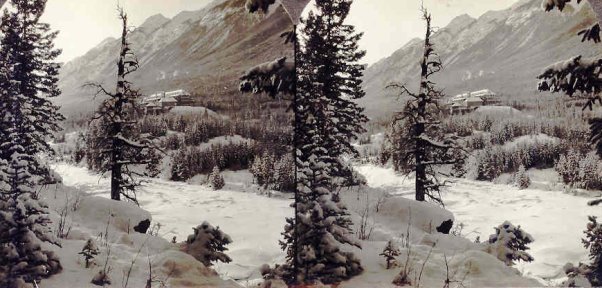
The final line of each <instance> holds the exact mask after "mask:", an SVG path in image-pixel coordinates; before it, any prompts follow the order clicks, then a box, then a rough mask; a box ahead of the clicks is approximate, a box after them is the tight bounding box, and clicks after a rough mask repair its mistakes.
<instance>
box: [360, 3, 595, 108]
mask: <svg viewBox="0 0 602 288" xmlns="http://www.w3.org/2000/svg"><path fill="white" fill-rule="evenodd" d="M595 21H596V17H595V14H594V12H593V11H592V10H591V7H589V4H580V5H578V6H577V7H576V8H575V9H569V11H565V13H562V14H561V13H560V12H556V11H555V12H548V13H546V12H545V11H544V10H543V9H542V8H541V1H540V0H522V1H519V2H517V3H515V4H514V5H512V6H511V7H509V8H507V9H504V10H498V11H489V12H487V13H485V14H483V15H482V16H480V17H478V18H476V19H475V18H472V17H470V16H468V15H460V16H458V17H456V18H455V19H453V20H452V21H451V22H450V24H448V25H447V26H446V27H443V28H441V29H439V30H438V31H437V32H436V33H435V34H434V35H433V42H434V44H435V51H436V52H437V53H438V54H439V55H440V57H441V60H442V62H443V66H444V69H443V70H442V71H441V72H440V73H438V74H437V75H435V76H434V82H435V83H437V84H438V85H437V86H438V87H439V88H443V89H444V91H445V92H446V93H447V95H448V96H453V95H455V94H458V93H462V92H465V91H475V90H481V89H491V90H493V91H494V92H496V93H498V94H500V95H503V97H508V98H511V99H524V98H525V97H533V96H535V97H536V96H537V95H540V94H538V92H537V91H536V87H537V82H538V79H537V76H538V75H539V73H540V72H541V71H542V70H543V69H544V68H545V67H547V66H549V65H551V64H553V63H555V62H557V61H562V60H565V59H568V58H570V57H573V56H575V55H576V54H581V55H583V56H584V57H592V56H596V55H602V48H601V47H599V46H600V45H595V44H593V43H588V42H585V43H582V42H581V38H580V37H579V36H577V33H578V32H579V31H580V30H582V29H584V28H587V27H588V26H590V25H591V24H592V23H595ZM422 50H423V43H422V40H417V39H413V40H411V41H410V42H409V43H407V44H405V45H404V46H402V47H401V48H400V49H398V50H397V51H395V52H394V53H393V54H392V55H390V56H389V57H386V58H384V59H381V60H380V61H378V62H376V63H375V64H373V65H371V66H369V67H368V69H367V70H366V71H365V76H364V86H363V87H364V90H365V91H366V96H365V97H364V98H363V99H360V100H359V101H358V102H359V103H360V104H361V105H362V106H364V107H365V108H366V114H367V115H368V116H369V117H371V118H372V119H376V118H377V117H381V118H382V117H389V116H391V115H392V114H393V113H394V112H395V111H398V110H401V108H402V107H403V103H402V102H401V101H399V100H398V99H397V98H398V97H397V95H396V93H395V91H392V90H390V89H385V87H386V86H387V85H388V84H390V83H402V84H407V85H409V87H410V88H414V89H415V88H418V87H417V86H418V83H419V76H420V75H419V73H420V70H419V67H418V62H419V60H420V57H421V54H422Z"/></svg>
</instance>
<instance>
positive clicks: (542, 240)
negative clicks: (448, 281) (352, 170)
mask: <svg viewBox="0 0 602 288" xmlns="http://www.w3.org/2000/svg"><path fill="white" fill-rule="evenodd" d="M357 169H358V171H359V172H360V173H361V174H363V175H364V176H365V177H366V179H367V181H368V185H369V186H371V187H373V188H381V189H383V190H385V191H388V192H389V193H392V194H394V195H405V196H406V197H409V198H411V197H413V191H414V190H413V185H414V181H413V179H411V178H407V177H404V176H400V175H398V174H396V173H395V172H394V171H392V170H391V169H386V168H382V167H376V166H373V165H363V166H359V167H357ZM590 199H591V197H585V196H575V195H572V194H570V193H566V192H564V191H562V190H539V189H525V190H519V189H518V188H516V187H512V186H509V185H500V184H493V183H489V182H479V181H470V180H465V179H459V180H456V181H455V183H452V184H450V187H449V188H448V191H447V192H445V193H444V194H443V200H444V202H445V204H446V209H448V210H449V211H451V212H453V214H454V216H455V218H456V224H458V223H463V224H464V225H465V227H464V229H463V231H462V234H463V235H464V236H465V237H467V238H469V239H473V240H474V239H475V238H476V237H480V239H481V241H484V240H487V239H488V237H489V235H490V234H492V233H493V232H494V229H493V227H495V226H498V225H500V224H501V223H502V222H504V221H505V220H509V221H510V222H512V223H513V224H515V225H521V227H522V228H523V229H524V230H525V231H527V232H528V233H530V234H531V235H532V236H533V237H534V238H535V242H534V243H532V244H531V245H530V247H531V250H529V253H530V254H531V255H532V256H533V257H534V258H535V261H534V262H532V263H522V262H521V263H519V264H518V265H517V268H518V269H519V270H521V271H522V272H523V273H524V275H527V276H531V277H534V278H538V279H543V280H545V279H557V278H560V277H564V273H563V272H562V266H563V265H564V264H566V263H567V262H573V263H577V262H579V261H587V250H585V248H583V245H582V244H581V238H582V235H583V230H584V229H585V224H586V223H587V216H588V215H594V216H602V211H601V210H600V207H590V206H588V205H587V202H588V201H589V200H590Z"/></svg>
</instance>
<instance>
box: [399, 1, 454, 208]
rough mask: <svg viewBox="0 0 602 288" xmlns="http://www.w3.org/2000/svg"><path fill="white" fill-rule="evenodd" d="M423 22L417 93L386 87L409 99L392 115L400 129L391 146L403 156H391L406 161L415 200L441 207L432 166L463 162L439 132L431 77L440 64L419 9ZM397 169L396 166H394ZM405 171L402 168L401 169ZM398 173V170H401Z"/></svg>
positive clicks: (438, 94)
mask: <svg viewBox="0 0 602 288" xmlns="http://www.w3.org/2000/svg"><path fill="white" fill-rule="evenodd" d="M422 12H423V15H422V16H423V19H424V21H425V22H426V36H425V39H424V54H423V58H422V60H421V63H420V68H421V72H420V76H421V78H420V90H419V92H418V94H415V93H412V92H410V90H409V89H408V88H407V86H406V85H400V84H391V85H389V86H388V87H390V88H395V89H398V90H399V91H400V96H406V95H407V96H409V97H410V99H409V100H408V101H407V103H406V105H405V107H404V109H403V111H401V112H400V113H398V114H397V115H396V116H395V119H394V123H393V125H397V126H399V127H400V128H399V129H398V133H401V134H402V135H398V136H396V137H394V140H396V139H397V140H398V141H403V142H402V143H395V146H394V147H402V146H403V149H404V150H403V153H397V154H393V156H397V157H399V158H398V159H394V162H395V163H399V162H410V163H412V164H413V167H411V170H412V171H414V172H415V173H416V200H417V201H425V200H426V197H429V198H430V199H432V200H434V201H436V202H439V203H441V204H443V201H442V200H441V196H440V192H441V188H442V187H443V186H444V183H442V182H440V181H439V179H438V177H437V175H438V173H437V171H436V167H437V166H440V165H446V164H454V165H457V164H458V162H463V161H464V158H463V155H464V153H462V150H461V149H460V148H459V146H458V145H457V144H456V142H455V139H454V137H453V135H447V134H444V133H443V132H442V131H441V121H440V119H439V118H440V115H441V108H440V106H439V102H440V100H441V98H442V97H443V96H444V95H443V92H442V91H441V90H438V89H437V88H436V87H435V83H434V82H432V80H431V77H432V76H433V75H434V74H435V73H437V72H439V71H441V68H442V64H441V61H440V60H439V58H438V56H437V54H436V53H435V50H434V45H433V43H432V42H431V35H432V33H433V29H432V27H431V15H430V14H429V13H428V11H427V10H426V9H423V10H422ZM398 166H400V165H398ZM403 170H405V169H403ZM403 170H402V171H403Z"/></svg>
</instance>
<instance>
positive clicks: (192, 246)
mask: <svg viewBox="0 0 602 288" xmlns="http://www.w3.org/2000/svg"><path fill="white" fill-rule="evenodd" d="M192 229H193V230H194V234H192V235H189V236H188V239H186V243H184V247H183V250H184V251H185V252H186V253H188V254H190V255H192V256H193V257H194V258H196V259H197V260H198V261H200V262H201V263H203V264H204V265H205V267H210V266H211V265H213V263H212V262H217V261H220V262H223V263H230V262H232V259H231V258H230V257H229V256H228V255H226V253H224V252H225V251H228V248H226V246H227V245H228V244H230V243H232V239H231V238H230V236H228V235H227V234H226V233H224V232H223V231H221V230H220V229H219V227H213V226H212V225H211V224H209V223H208V222H206V221H205V222H203V224H201V225H199V226H197V227H196V228H192Z"/></svg>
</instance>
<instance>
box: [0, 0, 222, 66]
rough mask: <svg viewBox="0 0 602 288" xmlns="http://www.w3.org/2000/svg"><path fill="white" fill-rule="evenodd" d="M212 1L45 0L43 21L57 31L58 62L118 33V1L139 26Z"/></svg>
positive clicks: (131, 21) (132, 22)
mask: <svg viewBox="0 0 602 288" xmlns="http://www.w3.org/2000/svg"><path fill="white" fill-rule="evenodd" d="M0 1H1V0H0ZM210 2H211V0H119V1H117V0H48V2H47V4H46V11H45V13H44V16H43V18H42V20H43V21H45V22H47V23H50V25H51V27H52V29H53V30H60V33H59V36H58V37H57V40H56V45H57V47H58V48H62V49H63V54H62V55H61V56H60V58H59V61H68V60H71V59H73V58H75V57H77V56H81V55H83V54H85V53H86V52H88V50H90V49H92V48H94V47H95V46H96V45H98V44H99V43H100V42H101V41H102V40H104V39H106V38H107V37H117V36H119V35H120V32H121V30H120V29H121V27H120V22H119V20H118V19H117V3H119V4H120V5H122V6H123V7H124V8H125V10H126V12H127V13H128V17H129V21H130V24H131V25H133V26H138V25H140V24H142V23H143V22H144V20H146V19H147V18H148V17H150V16H153V15H155V14H159V13H160V14H163V15H164V16H165V17H168V18H172V17H173V16H175V15H176V14H178V13H179V12H181V11H194V10H199V9H201V8H202V7H203V6H205V5H207V4H208V3H210Z"/></svg>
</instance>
